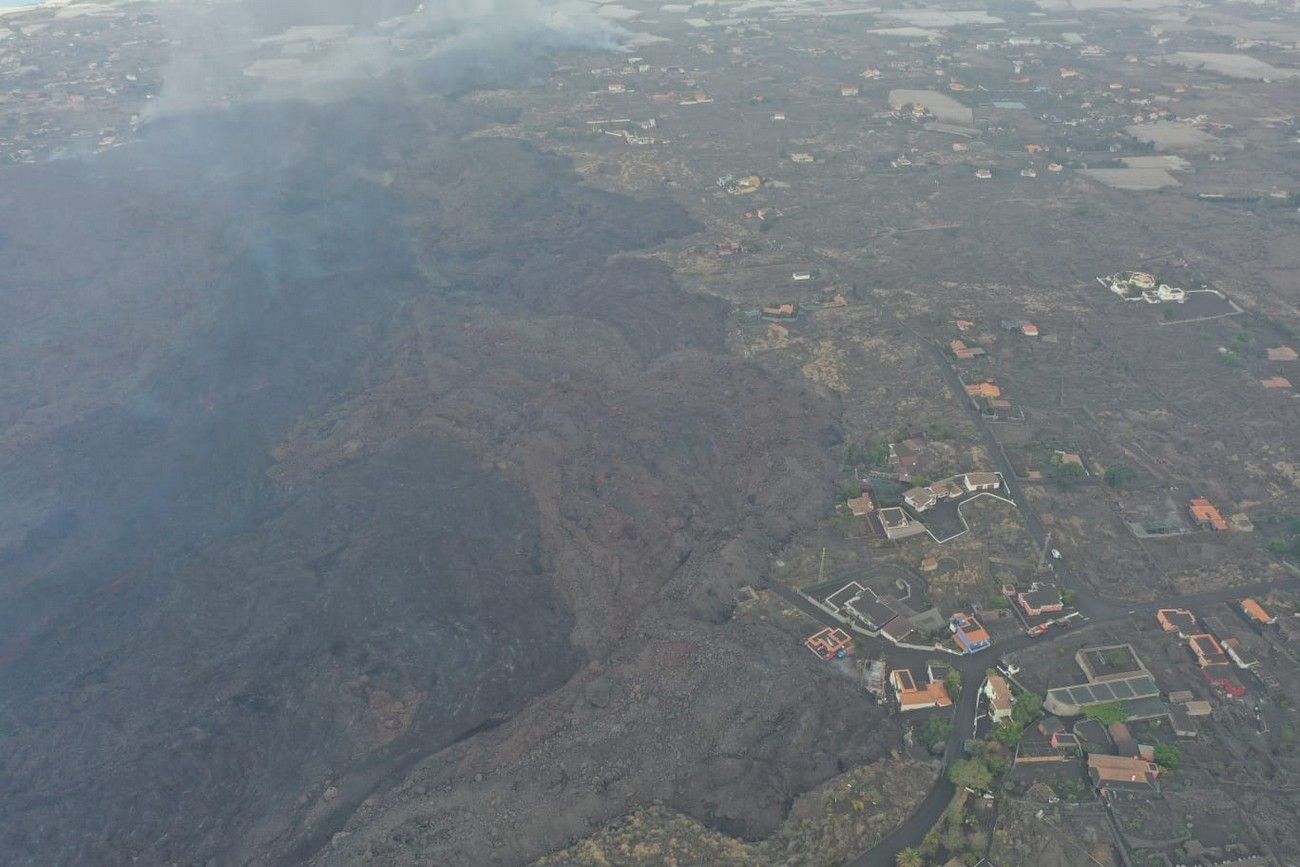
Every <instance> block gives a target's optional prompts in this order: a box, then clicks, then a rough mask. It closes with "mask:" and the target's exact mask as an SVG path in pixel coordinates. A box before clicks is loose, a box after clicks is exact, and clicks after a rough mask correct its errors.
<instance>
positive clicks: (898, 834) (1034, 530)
mask: <svg viewBox="0 0 1300 867" xmlns="http://www.w3.org/2000/svg"><path fill="white" fill-rule="evenodd" d="M877 309H878V310H879V312H880V313H881V315H882V316H883V317H884V318H885V319H886V320H888V321H890V322H891V323H892V324H894V325H895V326H897V327H899V328H903V329H905V330H907V331H909V332H911V333H912V334H913V335H914V336H916V337H917V338H918V339H919V340H921V341H922V342H924V343H925V344H926V345H927V346H928V347H929V349H930V351H931V353H932V354H933V355H934V358H935V361H936V363H937V364H938V366H939V370H940V371H941V373H942V375H943V378H944V382H946V383H947V385H948V388H949V389H950V390H951V391H952V392H953V395H954V396H955V397H956V398H957V400H958V402H959V403H960V404H961V405H962V406H963V407H964V408H965V410H966V412H967V414H968V415H969V416H970V417H971V419H972V420H973V421H974V422H975V425H976V427H977V428H978V429H979V431H980V436H981V437H982V438H983V440H984V445H985V447H986V449H987V450H988V452H989V454H990V455H992V456H993V458H994V460H995V461H996V462H997V465H998V469H999V470H1001V472H1002V478H1003V481H1004V482H1005V483H1006V487H1007V493H1008V494H1010V495H1011V498H1012V499H1013V500H1015V502H1016V506H1017V508H1018V509H1019V511H1020V514H1021V515H1022V516H1023V518H1024V521H1025V526H1026V528H1027V529H1028V531H1029V534H1030V536H1031V537H1032V538H1033V540H1034V542H1035V544H1036V545H1039V546H1042V545H1045V544H1046V540H1047V529H1046V527H1045V526H1044V525H1043V522H1042V520H1041V519H1040V518H1039V517H1038V515H1037V513H1036V512H1035V511H1034V509H1033V507H1032V506H1030V504H1029V501H1028V499H1027V498H1026V497H1025V495H1024V491H1023V489H1022V488H1021V486H1020V483H1019V481H1018V480H1017V479H1016V474H1015V470H1014V469H1013V468H1012V466H1011V462H1010V461H1009V460H1007V457H1006V453H1005V452H1004V451H1003V450H1002V446H1001V444H999V443H998V441H997V437H996V436H995V435H994V433H993V429H992V428H991V427H990V426H989V424H988V422H987V420H985V419H984V418H983V416H981V415H980V413H979V411H978V410H977V409H976V408H975V406H974V405H973V404H972V403H971V401H970V399H969V398H968V397H967V395H966V389H965V386H964V385H963V384H962V382H961V378H960V377H959V376H958V375H957V371H956V369H955V368H954V367H953V366H952V365H951V364H949V363H948V358H947V356H945V355H944V353H943V349H942V348H941V347H939V346H937V345H935V344H934V343H931V342H930V341H928V340H926V339H925V338H924V337H922V336H921V335H920V334H917V333H916V332H915V331H913V330H912V329H910V328H908V327H907V326H906V325H904V324H903V323H902V322H900V321H899V320H898V318H897V317H896V316H894V314H893V313H892V312H891V311H889V310H888V309H887V308H886V307H885V306H884V305H883V304H877ZM1052 566H1053V568H1054V569H1055V571H1056V576H1057V580H1058V582H1059V583H1060V585H1061V586H1062V587H1063V588H1066V589H1069V590H1073V591H1074V594H1075V607H1076V608H1077V609H1078V611H1079V613H1080V614H1082V615H1083V616H1084V617H1086V618H1087V619H1088V621H1089V622H1092V623H1104V622H1107V621H1114V620H1121V619H1123V618H1126V617H1129V616H1134V617H1138V616H1142V617H1150V616H1154V614H1155V611H1156V609H1157V608H1163V607H1174V606H1176V607H1191V606H1208V605H1214V604H1218V603H1222V602H1227V601H1230V600H1233V599H1240V598H1241V597H1243V596H1249V595H1252V594H1253V593H1255V592H1257V591H1264V590H1278V589H1296V588H1300V578H1293V579H1287V580H1285V581H1274V582H1265V583H1260V584H1256V585H1251V586H1246V587H1234V588H1232V589H1229V590H1214V591H1210V592H1207V593H1196V594H1191V595H1187V596H1179V597H1171V598H1165V599H1163V600H1162V601H1161V602H1159V603H1154V602H1138V603H1132V602H1126V601H1124V600H1121V599H1112V598H1108V597H1104V596H1101V595H1100V594H1098V593H1096V592H1095V591H1093V590H1092V589H1091V588H1090V587H1089V586H1088V585H1087V584H1086V583H1085V582H1082V581H1079V580H1078V579H1077V577H1076V576H1075V575H1074V574H1073V570H1072V569H1071V568H1070V566H1069V564H1068V563H1064V562H1063V561H1054V562H1053V563H1052ZM769 589H770V590H772V591H773V592H774V593H776V594H777V595H778V596H780V597H781V598H783V599H785V600H786V601H787V602H789V603H790V604H792V605H794V606H795V607H796V608H798V609H799V610H800V611H802V612H804V613H805V614H807V615H808V616H809V617H811V618H812V619H813V620H816V621H817V622H819V623H822V624H825V625H827V626H843V625H844V624H843V623H841V622H840V621H839V620H837V619H836V618H834V617H832V616H831V615H830V614H827V613H826V612H825V611H823V610H822V609H821V608H819V607H818V606H816V605H814V604H813V603H812V602H810V601H809V600H808V599H807V598H806V597H804V596H802V595H800V594H799V593H797V592H795V591H793V590H790V589H789V588H786V587H778V586H770V587H769ZM1070 631H1072V630H1065V631H1052V632H1049V633H1047V635H1045V636H1043V637H1041V638H1036V639H1035V638H1030V637H1029V636H1027V635H1020V636H1016V637H1015V638H1013V639H1010V640H1008V641H1003V642H1000V643H999V644H998V646H997V647H998V651H999V652H1000V653H1002V654H1008V653H1014V652H1015V651H1017V650H1021V649H1023V648H1025V647H1028V646H1029V645H1030V644H1034V643H1043V642H1048V641H1053V640H1055V639H1056V638H1058V637H1060V636H1061V635H1065V634H1068V632H1070ZM855 641H857V642H859V643H863V642H865V641H875V642H879V644H880V648H879V651H880V652H881V653H882V654H884V653H888V655H889V658H890V661H891V663H892V662H895V661H897V662H898V663H900V664H901V665H904V666H915V667H920V668H924V667H925V664H926V662H927V661H928V660H931V659H934V658H935V656H936V654H935V653H934V652H926V651H919V650H909V649H906V648H902V647H897V646H895V645H892V644H888V643H886V642H885V641H884V640H883V639H864V638H863V637H862V636H855ZM943 658H944V661H945V662H946V663H948V664H949V665H951V666H952V667H953V668H954V669H956V670H957V671H960V672H961V675H962V683H963V688H962V691H961V695H960V697H959V698H958V700H957V702H956V706H955V707H954V709H953V718H952V723H953V725H952V733H951V734H950V735H949V736H948V743H947V745H946V746H945V747H944V753H943V771H942V773H940V775H939V778H938V779H937V780H936V781H935V784H934V786H933V787H932V788H931V789H930V792H929V793H928V794H927V795H926V796H925V798H924V799H922V801H921V803H920V804H919V805H918V806H917V808H916V810H915V811H913V813H912V815H911V816H909V817H908V818H907V819H906V820H905V821H904V822H903V824H901V825H899V826H898V827H897V828H895V829H894V830H893V831H892V832H891V833H890V834H889V835H888V836H886V837H885V838H884V839H883V840H881V841H880V842H879V843H877V844H876V845H875V846H874V847H872V848H871V849H870V850H869V851H867V852H865V853H863V854H862V855H860V856H858V857H857V858H856V859H855V860H854V861H852V862H851V863H852V864H853V867H893V865H894V863H895V860H896V858H897V856H898V853H899V852H901V851H902V850H904V849H906V848H908V847H910V846H919V845H920V843H921V841H922V840H923V839H924V837H925V835H926V834H927V833H928V832H929V831H930V829H931V828H932V827H934V825H935V824H936V823H937V822H938V821H939V819H940V818H941V817H942V816H943V813H944V810H946V809H947V807H948V804H949V803H950V802H951V801H952V798H953V795H954V794H955V792H956V787H955V786H953V784H952V782H951V781H950V780H949V779H948V771H949V769H950V768H952V766H953V764H954V763H955V762H957V761H958V760H960V759H961V758H962V755H963V748H964V745H965V742H966V739H967V738H969V737H971V736H972V733H973V730H974V726H975V716H976V710H977V708H978V703H979V692H980V691H979V686H978V685H979V684H981V683H982V682H983V679H984V672H985V670H987V669H988V668H989V667H990V666H992V665H993V663H994V657H993V655H992V654H989V653H982V654H976V655H975V656H964V657H949V656H944V657H943Z"/></svg>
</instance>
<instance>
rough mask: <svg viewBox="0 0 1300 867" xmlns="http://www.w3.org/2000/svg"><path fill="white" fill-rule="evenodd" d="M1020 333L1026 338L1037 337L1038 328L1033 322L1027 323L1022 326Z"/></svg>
mask: <svg viewBox="0 0 1300 867" xmlns="http://www.w3.org/2000/svg"><path fill="white" fill-rule="evenodd" d="M1020 333H1021V334H1023V335H1025V336H1026V337H1037V336H1038V326H1037V325H1035V324H1034V323H1032V322H1026V323H1025V324H1024V325H1021V326H1020Z"/></svg>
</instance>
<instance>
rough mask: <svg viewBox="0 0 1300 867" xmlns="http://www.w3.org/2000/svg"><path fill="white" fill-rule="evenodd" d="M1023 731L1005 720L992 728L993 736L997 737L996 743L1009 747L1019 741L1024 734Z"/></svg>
mask: <svg viewBox="0 0 1300 867" xmlns="http://www.w3.org/2000/svg"><path fill="white" fill-rule="evenodd" d="M1024 733H1025V730H1024V729H1022V728H1021V727H1020V726H1018V725H1016V724H1015V723H1013V722H1011V721H1010V720H1007V721H1006V722H1004V723H1002V724H1001V725H999V726H998V727H997V728H995V729H994V730H993V737H995V738H997V741H998V743H1000V744H1002V746H1004V747H1006V748H1007V749H1011V748H1013V747H1014V746H1015V745H1016V744H1018V743H1020V738H1021V737H1023V736H1024Z"/></svg>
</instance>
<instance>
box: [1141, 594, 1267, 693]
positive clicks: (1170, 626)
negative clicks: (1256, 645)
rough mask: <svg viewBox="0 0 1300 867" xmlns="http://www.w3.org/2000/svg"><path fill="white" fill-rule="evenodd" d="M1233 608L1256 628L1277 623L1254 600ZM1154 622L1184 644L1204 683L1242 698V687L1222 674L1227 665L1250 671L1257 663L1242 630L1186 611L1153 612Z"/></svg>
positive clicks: (1243, 689) (1221, 620) (1224, 622)
mask: <svg viewBox="0 0 1300 867" xmlns="http://www.w3.org/2000/svg"><path fill="white" fill-rule="evenodd" d="M1236 606H1237V609H1238V611H1239V612H1240V613H1241V615H1242V617H1244V618H1245V619H1246V621H1247V622H1248V623H1250V624H1251V625H1252V626H1254V627H1256V628H1257V629H1262V628H1264V627H1267V626H1272V625H1274V624H1276V623H1277V617H1275V616H1274V615H1272V614H1269V613H1268V611H1266V610H1265V609H1264V607H1263V606H1262V605H1260V604H1259V602H1257V601H1255V600H1254V599H1249V598H1248V599H1243V600H1241V601H1240V602H1238V603H1236ZM1156 620H1157V621H1158V622H1159V624H1160V628H1161V629H1163V630H1164V631H1165V632H1168V633H1173V634H1176V635H1177V636H1178V637H1179V638H1180V639H1182V640H1183V641H1186V642H1187V647H1188V649H1189V650H1190V651H1191V653H1192V655H1193V656H1194V657H1195V658H1196V662H1197V664H1198V665H1199V666H1200V668H1201V672H1202V674H1203V675H1204V676H1205V678H1206V680H1208V681H1209V682H1210V683H1211V684H1213V685H1214V686H1216V687H1218V688H1219V689H1221V690H1223V691H1224V692H1225V693H1226V694H1228V695H1230V696H1241V695H1245V693H1246V689H1245V687H1244V686H1242V685H1241V684H1240V683H1239V682H1238V681H1237V680H1236V679H1235V678H1232V677H1229V676H1227V675H1226V674H1224V673H1223V669H1226V668H1228V667H1229V666H1235V667H1236V668H1238V669H1241V670H1242V671H1250V670H1252V669H1255V668H1258V666H1259V664H1260V659H1259V657H1258V655H1256V654H1255V653H1254V652H1253V651H1252V650H1251V648H1250V645H1251V644H1252V643H1253V640H1252V639H1251V637H1250V636H1248V635H1247V634H1246V633H1245V632H1244V631H1243V630H1241V629H1240V628H1237V627H1236V626H1234V625H1232V624H1230V623H1229V622H1227V621H1225V620H1223V618H1221V617H1214V616H1211V617H1205V618H1203V619H1202V618H1198V617H1197V616H1196V615H1195V614H1193V613H1192V612H1191V611H1188V610H1187V609H1186V608H1161V609H1160V610H1159V611H1157V612H1156Z"/></svg>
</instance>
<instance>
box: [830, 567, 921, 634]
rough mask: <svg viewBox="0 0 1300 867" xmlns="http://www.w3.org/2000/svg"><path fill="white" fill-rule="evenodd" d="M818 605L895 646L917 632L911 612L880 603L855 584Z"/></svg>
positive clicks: (836, 591) (869, 592)
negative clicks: (876, 634) (878, 635)
mask: <svg viewBox="0 0 1300 867" xmlns="http://www.w3.org/2000/svg"><path fill="white" fill-rule="evenodd" d="M818 601H819V604H820V605H821V606H822V607H823V608H826V609H827V610H829V611H831V612H832V613H834V614H835V615H836V616H837V617H840V618H841V619H844V620H845V621H847V622H848V623H850V624H853V625H856V626H860V627H862V628H863V629H865V630H867V631H868V632H873V633H878V634H880V635H881V636H883V637H885V638H888V639H889V640H890V641H892V642H894V643H895V644H902V643H904V642H905V641H906V640H907V639H908V638H909V637H911V636H912V635H913V634H914V633H915V632H916V625H915V623H914V618H915V617H916V616H917V615H915V614H914V613H912V612H911V611H910V610H900V609H904V608H905V606H904V605H903V604H902V603H900V602H897V601H895V600H888V601H887V600H885V599H882V598H881V597H880V596H878V595H877V594H876V592H875V591H874V590H871V589H870V588H869V587H863V586H862V585H861V584H859V583H858V582H857V581H849V582H848V583H846V584H844V585H843V586H841V587H840V588H839V589H837V590H835V591H834V592H833V593H831V594H829V595H828V596H826V597H825V599H822V600H818ZM891 603H892V604H891ZM934 617H935V618H938V619H939V623H942V622H943V621H942V618H939V617H938V615H937V613H935V614H934Z"/></svg>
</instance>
